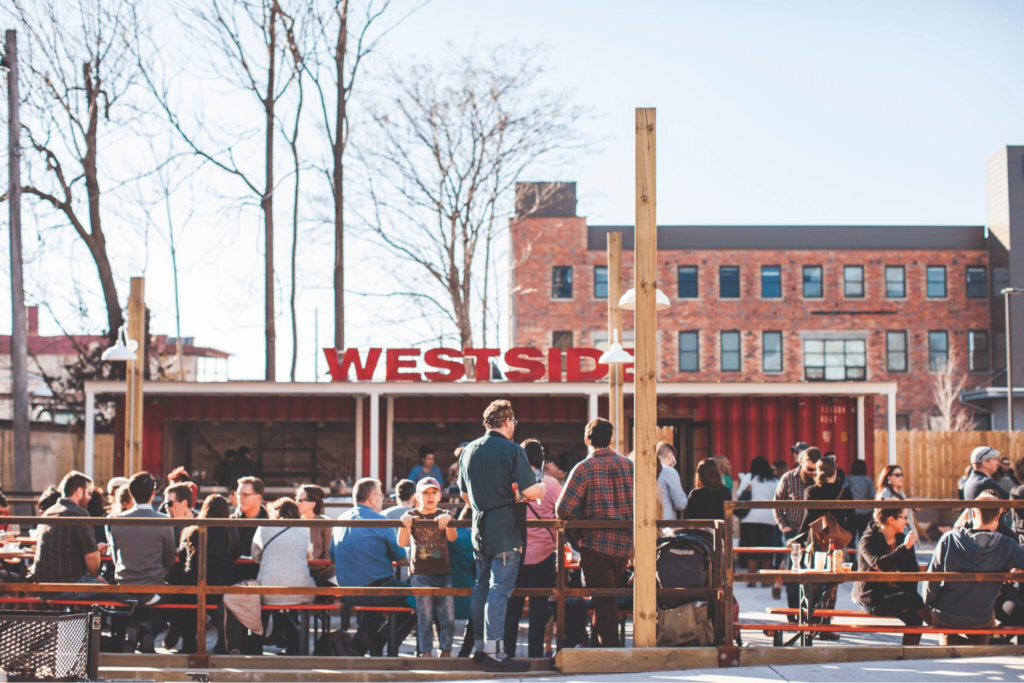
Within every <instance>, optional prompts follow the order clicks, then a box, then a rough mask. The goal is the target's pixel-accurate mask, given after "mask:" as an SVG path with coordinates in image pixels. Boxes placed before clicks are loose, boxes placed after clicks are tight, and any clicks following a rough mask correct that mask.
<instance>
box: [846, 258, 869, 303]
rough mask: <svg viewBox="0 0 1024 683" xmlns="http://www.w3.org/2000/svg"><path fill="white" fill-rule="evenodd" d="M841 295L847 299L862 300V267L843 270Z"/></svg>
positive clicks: (848, 267) (849, 267)
mask: <svg viewBox="0 0 1024 683" xmlns="http://www.w3.org/2000/svg"><path fill="white" fill-rule="evenodd" d="M843 293H844V294H845V295H846V298H847V299H862V298H864V266H846V267H844V268H843Z"/></svg>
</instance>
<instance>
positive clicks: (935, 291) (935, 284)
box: [928, 266, 946, 299]
mask: <svg viewBox="0 0 1024 683" xmlns="http://www.w3.org/2000/svg"><path fill="white" fill-rule="evenodd" d="M928 298H929V299H944V298H946V266H928Z"/></svg>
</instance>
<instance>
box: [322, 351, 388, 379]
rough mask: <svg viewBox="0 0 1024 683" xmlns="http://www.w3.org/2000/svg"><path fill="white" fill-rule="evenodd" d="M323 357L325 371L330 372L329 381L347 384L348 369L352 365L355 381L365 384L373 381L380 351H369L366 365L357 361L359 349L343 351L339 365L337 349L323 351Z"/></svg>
mask: <svg viewBox="0 0 1024 683" xmlns="http://www.w3.org/2000/svg"><path fill="white" fill-rule="evenodd" d="M324 355H325V356H327V369H328V370H330V372H331V381H334V382H347V381H348V368H349V366H350V365H354V366H356V379H358V380H362V381H364V382H366V381H369V380H371V379H373V371H374V370H376V369H377V361H378V360H380V349H370V352H369V353H368V354H367V355H366V365H363V364H362V362H360V360H359V349H345V355H344V356H342V359H341V363H340V364H339V363H338V350H337V349H324Z"/></svg>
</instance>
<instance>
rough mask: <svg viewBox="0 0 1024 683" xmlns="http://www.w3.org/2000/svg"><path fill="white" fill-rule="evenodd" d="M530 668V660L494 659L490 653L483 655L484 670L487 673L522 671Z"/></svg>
mask: <svg viewBox="0 0 1024 683" xmlns="http://www.w3.org/2000/svg"><path fill="white" fill-rule="evenodd" d="M529 670H530V662H529V660H526V659H514V658H512V657H505V659H495V658H494V657H492V656H490V655H484V671H486V672H488V673H523V672H524V671H529Z"/></svg>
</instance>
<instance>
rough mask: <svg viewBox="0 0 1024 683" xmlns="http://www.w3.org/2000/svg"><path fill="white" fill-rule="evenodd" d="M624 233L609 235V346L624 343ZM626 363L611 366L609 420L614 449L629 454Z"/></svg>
mask: <svg viewBox="0 0 1024 683" xmlns="http://www.w3.org/2000/svg"><path fill="white" fill-rule="evenodd" d="M621 298H622V233H621V232H610V233H608V345H609V347H610V346H611V343H612V341H614V339H615V333H616V332H617V333H618V336H619V343H620V344H621V343H622V309H621V308H619V299H621ZM623 408H624V405H623V401H622V364H621V363H613V364H611V365H609V366H608V419H609V420H611V423H612V424H613V425H614V426H615V436H614V437H613V440H612V448H614V449H615V450H617V451H618V452H619V453H625V452H626V431H625V424H626V421H625V419H623V415H622V413H623Z"/></svg>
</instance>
